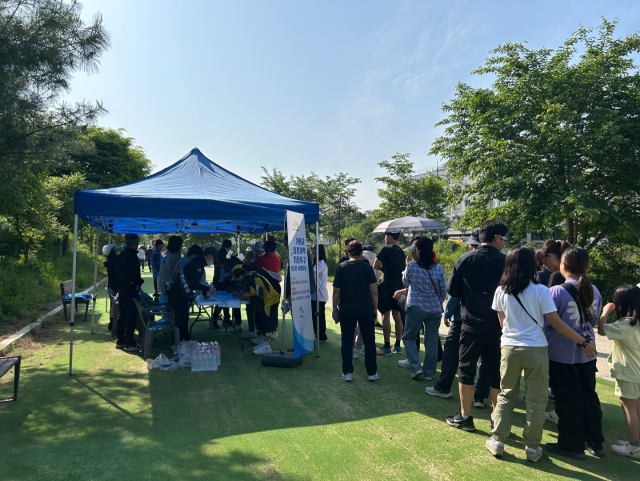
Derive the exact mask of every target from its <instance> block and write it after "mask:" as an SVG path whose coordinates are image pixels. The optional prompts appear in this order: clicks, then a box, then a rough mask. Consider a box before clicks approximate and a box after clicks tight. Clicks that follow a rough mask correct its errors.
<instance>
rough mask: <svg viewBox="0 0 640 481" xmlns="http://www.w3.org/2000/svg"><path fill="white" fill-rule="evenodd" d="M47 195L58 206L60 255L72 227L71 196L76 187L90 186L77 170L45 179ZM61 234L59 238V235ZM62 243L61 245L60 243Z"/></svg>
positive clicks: (58, 248) (64, 250) (67, 245)
mask: <svg viewBox="0 0 640 481" xmlns="http://www.w3.org/2000/svg"><path fill="white" fill-rule="evenodd" d="M47 184H48V188H49V195H51V196H53V197H54V198H55V199H56V201H57V203H58V208H57V211H56V214H55V216H56V220H57V223H58V225H59V228H58V229H56V231H57V233H58V245H57V250H58V252H59V250H60V247H62V255H66V254H67V251H68V249H69V234H70V233H71V231H72V229H73V219H74V212H73V196H74V193H75V191H76V190H78V189H87V188H89V187H90V184H89V182H87V179H86V178H85V176H84V175H83V174H81V173H79V172H75V173H73V174H69V175H62V176H59V177H55V176H50V177H49V178H48V180H47ZM60 235H61V236H62V238H61V239H60V237H59V236H60ZM61 243H62V246H61V245H60V244H61Z"/></svg>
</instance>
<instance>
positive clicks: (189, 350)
mask: <svg viewBox="0 0 640 481" xmlns="http://www.w3.org/2000/svg"><path fill="white" fill-rule="evenodd" d="M197 345H198V341H181V342H180V344H178V345H177V346H172V347H171V349H172V350H173V354H174V356H175V359H177V364H178V366H179V367H191V357H192V356H193V350H194V349H195V348H196V346H197Z"/></svg>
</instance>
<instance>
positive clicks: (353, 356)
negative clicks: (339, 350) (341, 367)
mask: <svg viewBox="0 0 640 481" xmlns="http://www.w3.org/2000/svg"><path fill="white" fill-rule="evenodd" d="M351 358H352V359H358V352H357V351H356V348H355V347H354V348H353V355H352V356H351Z"/></svg>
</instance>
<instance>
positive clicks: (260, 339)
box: [251, 336, 264, 346]
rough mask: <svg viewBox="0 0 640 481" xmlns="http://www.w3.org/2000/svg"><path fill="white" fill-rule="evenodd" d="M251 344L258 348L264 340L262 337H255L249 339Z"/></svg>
mask: <svg viewBox="0 0 640 481" xmlns="http://www.w3.org/2000/svg"><path fill="white" fill-rule="evenodd" d="M251 342H253V343H254V344H255V345H256V346H258V345H260V344H262V343H263V342H264V339H263V338H262V336H260V337H258V336H256V337H254V338H253V339H251Z"/></svg>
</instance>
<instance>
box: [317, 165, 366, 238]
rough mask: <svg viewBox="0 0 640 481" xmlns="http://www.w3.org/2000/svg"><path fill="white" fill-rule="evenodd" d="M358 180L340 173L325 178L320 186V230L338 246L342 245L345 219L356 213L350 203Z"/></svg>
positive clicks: (356, 207)
mask: <svg viewBox="0 0 640 481" xmlns="http://www.w3.org/2000/svg"><path fill="white" fill-rule="evenodd" d="M359 183H360V179H358V178H356V177H349V176H348V174H345V173H343V172H340V173H338V174H335V175H333V177H330V176H327V177H326V178H325V180H324V181H323V182H322V184H321V185H320V191H319V194H320V198H321V199H322V202H321V203H320V218H321V219H322V222H320V230H321V231H322V233H323V234H325V235H326V236H328V237H329V238H331V239H335V240H336V242H337V244H338V245H342V230H343V229H344V228H345V226H346V225H347V219H348V218H349V217H350V216H353V215H355V214H357V213H358V206H356V204H355V203H354V202H353V201H352V199H353V197H354V196H355V193H356V189H355V187H354V185H356V184H359Z"/></svg>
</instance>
